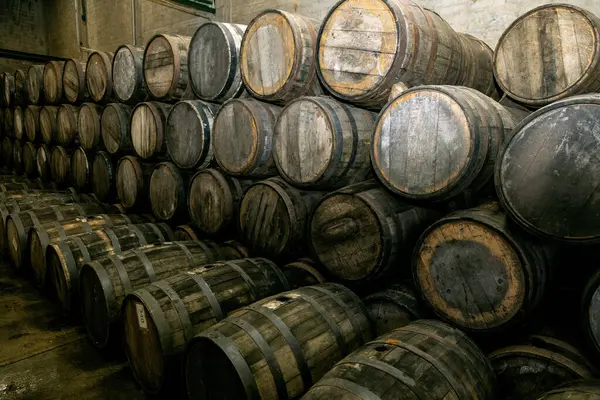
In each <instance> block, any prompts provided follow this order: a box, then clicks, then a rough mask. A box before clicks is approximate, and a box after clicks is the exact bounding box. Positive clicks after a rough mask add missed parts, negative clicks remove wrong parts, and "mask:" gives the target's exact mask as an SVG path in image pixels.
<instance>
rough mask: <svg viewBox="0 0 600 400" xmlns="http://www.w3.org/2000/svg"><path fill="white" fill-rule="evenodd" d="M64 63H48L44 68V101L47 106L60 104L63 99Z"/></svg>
mask: <svg viewBox="0 0 600 400" xmlns="http://www.w3.org/2000/svg"><path fill="white" fill-rule="evenodd" d="M64 67H65V63H64V61H48V62H47V63H46V65H45V66H44V81H43V82H44V90H43V92H44V100H45V102H46V103H47V104H60V103H61V102H62V99H63V85H62V74H63V69H64Z"/></svg>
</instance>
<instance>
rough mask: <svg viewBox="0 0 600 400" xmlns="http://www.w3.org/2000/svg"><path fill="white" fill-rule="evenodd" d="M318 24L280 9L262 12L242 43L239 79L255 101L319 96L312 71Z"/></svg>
mask: <svg viewBox="0 0 600 400" xmlns="http://www.w3.org/2000/svg"><path fill="white" fill-rule="evenodd" d="M315 26H317V27H318V22H316V21H312V20H310V19H309V18H307V17H305V16H303V15H300V14H295V13H290V12H287V11H282V10H265V11H263V12H262V13H260V14H259V15H258V16H257V17H256V18H254V19H253V20H252V22H250V24H249V25H248V28H247V29H246V32H245V33H244V37H243V40H242V48H241V69H242V78H243V80H244V84H245V85H246V88H247V89H248V91H249V92H250V93H251V94H252V95H253V96H254V97H256V98H258V99H261V100H264V101H269V102H277V103H287V102H289V101H292V100H295V99H296V98H298V97H300V96H318V95H321V94H323V90H322V89H321V85H320V83H319V79H318V77H317V71H316V48H317V32H316V30H315Z"/></svg>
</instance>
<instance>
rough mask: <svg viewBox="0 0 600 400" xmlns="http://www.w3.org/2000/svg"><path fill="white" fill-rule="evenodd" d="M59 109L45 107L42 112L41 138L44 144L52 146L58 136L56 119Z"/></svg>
mask: <svg viewBox="0 0 600 400" xmlns="http://www.w3.org/2000/svg"><path fill="white" fill-rule="evenodd" d="M57 114H58V107H54V106H44V107H42V108H41V110H40V138H41V140H42V142H44V143H46V144H51V143H52V141H53V140H54V137H55V136H56V134H57V133H56V132H57V125H56V118H57Z"/></svg>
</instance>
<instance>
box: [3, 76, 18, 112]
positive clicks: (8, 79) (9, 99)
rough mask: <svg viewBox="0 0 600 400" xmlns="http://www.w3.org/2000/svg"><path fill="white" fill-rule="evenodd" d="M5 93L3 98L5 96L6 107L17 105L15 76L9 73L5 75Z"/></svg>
mask: <svg viewBox="0 0 600 400" xmlns="http://www.w3.org/2000/svg"><path fill="white" fill-rule="evenodd" d="M3 80H4V85H3V87H4V91H3V92H2V96H4V106H5V107H14V106H15V105H16V104H15V76H14V75H13V74H11V73H9V72H5V73H4V77H3Z"/></svg>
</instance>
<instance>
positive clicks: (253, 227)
mask: <svg viewBox="0 0 600 400" xmlns="http://www.w3.org/2000/svg"><path fill="white" fill-rule="evenodd" d="M323 195H324V193H322V192H303V191H300V190H298V189H296V188H294V187H293V186H291V185H289V184H288V183H287V182H285V181H284V180H283V179H281V178H270V179H267V180H265V181H261V182H258V183H256V184H254V185H252V186H251V187H250V188H249V189H248V190H247V191H246V193H245V194H244V197H243V199H242V202H241V204H240V215H239V224H240V229H241V237H242V238H243V240H244V242H245V243H247V244H248V245H249V246H250V247H251V248H252V250H253V251H255V252H256V254H264V255H266V256H268V257H273V258H277V257H288V258H289V257H292V256H293V255H294V254H298V253H299V252H300V251H302V249H303V247H305V241H306V230H307V227H308V218H309V216H310V214H311V213H312V211H313V209H314V206H315V204H316V203H317V201H318V200H319V199H320V198H321V197H323ZM346 261H348V260H346Z"/></svg>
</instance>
